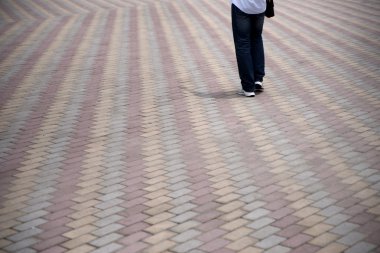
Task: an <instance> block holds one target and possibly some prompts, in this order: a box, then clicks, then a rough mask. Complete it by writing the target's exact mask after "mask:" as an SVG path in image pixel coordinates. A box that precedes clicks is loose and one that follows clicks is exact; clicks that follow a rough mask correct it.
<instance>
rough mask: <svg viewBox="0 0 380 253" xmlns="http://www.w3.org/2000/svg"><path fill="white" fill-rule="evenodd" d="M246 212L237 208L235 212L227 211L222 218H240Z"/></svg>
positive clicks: (225, 219) (224, 219) (230, 219)
mask: <svg viewBox="0 0 380 253" xmlns="http://www.w3.org/2000/svg"><path fill="white" fill-rule="evenodd" d="M245 214H246V212H244V211H243V210H240V209H238V210H235V211H233V212H230V213H227V214H225V215H222V216H221V217H220V218H221V219H222V220H223V221H226V222H228V221H232V220H235V219H238V218H240V217H242V216H244V215H245Z"/></svg>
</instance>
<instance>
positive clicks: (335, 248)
mask: <svg viewBox="0 0 380 253" xmlns="http://www.w3.org/2000/svg"><path fill="white" fill-rule="evenodd" d="M345 249H347V246H345V245H343V244H340V243H331V244H329V245H327V246H326V247H324V248H322V249H320V250H318V251H317V253H340V252H344V250H345Z"/></svg>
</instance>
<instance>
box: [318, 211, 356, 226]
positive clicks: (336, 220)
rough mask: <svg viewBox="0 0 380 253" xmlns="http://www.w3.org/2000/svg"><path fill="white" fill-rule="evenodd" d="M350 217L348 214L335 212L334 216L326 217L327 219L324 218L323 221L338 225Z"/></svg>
mask: <svg viewBox="0 0 380 253" xmlns="http://www.w3.org/2000/svg"><path fill="white" fill-rule="evenodd" d="M350 218H351V217H350V216H348V215H345V214H340V213H338V214H335V215H334V216H332V217H330V218H328V219H327V220H325V221H324V222H325V223H327V224H330V225H339V224H341V223H342V222H344V221H346V220H348V219H350Z"/></svg>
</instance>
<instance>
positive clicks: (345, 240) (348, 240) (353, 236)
mask: <svg viewBox="0 0 380 253" xmlns="http://www.w3.org/2000/svg"><path fill="white" fill-rule="evenodd" d="M365 237H366V235H364V234H362V233H359V232H355V231H353V232H350V233H349V234H347V235H345V236H344V237H342V238H340V239H339V240H338V242H339V243H342V244H345V245H348V246H352V245H354V244H356V243H358V242H359V241H361V240H362V239H364V238H365Z"/></svg>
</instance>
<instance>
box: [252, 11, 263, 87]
mask: <svg viewBox="0 0 380 253" xmlns="http://www.w3.org/2000/svg"><path fill="white" fill-rule="evenodd" d="M264 17H265V16H264V13H262V14H258V15H251V29H252V30H251V33H250V34H251V55H252V63H253V73H254V81H255V82H262V81H263V78H264V76H265V56H264V44H263V38H262V32H263V25H264Z"/></svg>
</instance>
